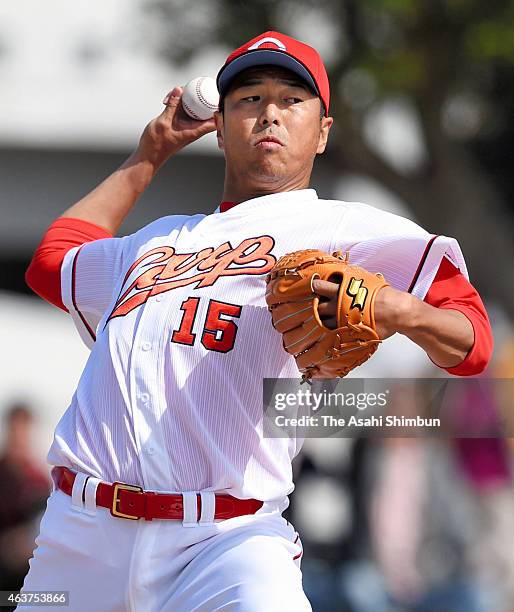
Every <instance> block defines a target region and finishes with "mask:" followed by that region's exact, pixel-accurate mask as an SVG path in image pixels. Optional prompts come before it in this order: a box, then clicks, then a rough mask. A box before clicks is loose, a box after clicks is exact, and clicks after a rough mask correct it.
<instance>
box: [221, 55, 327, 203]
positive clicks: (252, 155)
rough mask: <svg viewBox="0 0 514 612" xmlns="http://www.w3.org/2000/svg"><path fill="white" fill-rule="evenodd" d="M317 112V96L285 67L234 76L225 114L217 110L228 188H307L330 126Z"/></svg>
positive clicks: (251, 190)
mask: <svg viewBox="0 0 514 612" xmlns="http://www.w3.org/2000/svg"><path fill="white" fill-rule="evenodd" d="M320 114H321V102H320V99H319V98H318V97H317V96H316V95H315V94H313V93H312V92H311V91H310V89H309V88H308V87H307V86H306V85H305V84H304V83H303V81H302V80H301V79H299V78H298V77H297V76H296V75H294V74H293V73H292V72H290V71H288V70H284V69H281V68H273V67H266V68H263V67H257V68H251V69H249V70H247V71H245V72H243V73H241V75H239V76H238V77H236V81H235V82H234V84H233V85H232V87H231V89H230V91H229V93H228V94H227V96H226V97H225V106H224V113H223V114H221V113H217V114H216V123H217V129H218V145H219V147H220V149H223V151H224V153H225V160H226V166H227V172H226V191H227V187H228V191H229V192H233V193H236V194H237V193H241V194H244V193H245V192H246V193H248V194H252V193H255V194H258V193H259V192H261V191H262V192H263V193H264V192H268V193H269V192H274V191H285V190H290V189H299V188H303V187H307V186H308V184H309V179H310V175H311V171H312V165H313V162H314V158H315V157H316V155H317V154H319V153H322V152H323V151H324V150H325V145H326V142H327V138H328V132H329V130H330V126H331V125H332V118H327V117H321V116H320ZM231 188H232V189H231Z"/></svg>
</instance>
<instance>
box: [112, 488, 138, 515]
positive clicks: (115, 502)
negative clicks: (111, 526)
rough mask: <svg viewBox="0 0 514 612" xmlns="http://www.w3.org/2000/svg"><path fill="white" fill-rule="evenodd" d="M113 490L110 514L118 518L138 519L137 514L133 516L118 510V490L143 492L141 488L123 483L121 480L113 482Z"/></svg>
mask: <svg viewBox="0 0 514 612" xmlns="http://www.w3.org/2000/svg"><path fill="white" fill-rule="evenodd" d="M113 485H114V491H113V495H112V507H111V514H112V516H117V517H119V518H124V519H130V520H132V521H138V520H139V518H140V517H139V516H134V515H133V514H124V513H123V512H120V511H119V510H118V504H119V502H120V499H119V497H118V496H119V492H120V491H136V492H137V493H143V489H142V488H141V487H138V486H134V485H127V484H123V483H122V482H114V483H113Z"/></svg>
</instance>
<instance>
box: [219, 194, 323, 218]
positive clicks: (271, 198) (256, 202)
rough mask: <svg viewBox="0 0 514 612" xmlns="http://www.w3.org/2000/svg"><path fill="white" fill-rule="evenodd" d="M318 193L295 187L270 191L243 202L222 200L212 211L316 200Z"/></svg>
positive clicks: (223, 211)
mask: <svg viewBox="0 0 514 612" xmlns="http://www.w3.org/2000/svg"><path fill="white" fill-rule="evenodd" d="M317 199H318V194H317V193H316V190H315V189H296V190H294V191H280V192H279V193H271V194H269V195H265V196H259V197H257V198H251V199H250V200H244V201H243V202H227V201H223V202H221V204H220V205H219V206H218V208H217V209H216V210H215V211H214V212H215V213H220V212H221V213H226V212H228V211H230V210H232V209H233V208H235V207H237V208H238V210H242V209H246V208H253V207H254V206H261V205H263V204H268V203H272V204H278V203H279V202H295V201H305V200H317Z"/></svg>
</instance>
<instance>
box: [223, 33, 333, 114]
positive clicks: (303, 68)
mask: <svg viewBox="0 0 514 612" xmlns="http://www.w3.org/2000/svg"><path fill="white" fill-rule="evenodd" d="M268 65H272V66H281V67H282V68H287V70H291V71H292V72H294V73H295V74H297V75H298V76H299V77H301V78H302V79H303V80H304V81H305V82H306V83H307V84H308V85H309V86H310V87H311V89H312V90H313V91H315V92H316V93H317V95H318V96H319V97H320V98H321V100H322V102H323V104H324V105H325V116H327V117H328V105H329V102H330V85H329V83H328V76H327V71H326V69H325V66H324V64H323V60H322V59H321V56H320V54H319V53H318V52H317V51H316V49H313V48H312V47H309V45H306V44H305V43H303V42H300V41H299V40H296V39H295V38H291V37H290V36H286V35H285V34H281V33H280V32H273V31H269V32H264V33H263V34H260V35H259V36H256V37H255V38H252V40H249V41H248V42H247V43H245V44H244V45H242V46H241V47H239V49H236V50H235V51H233V52H232V53H231V54H230V55H229V56H228V57H227V60H226V62H225V64H224V65H223V67H222V68H221V70H220V71H219V72H218V76H217V78H216V83H217V85H218V91H219V93H220V95H222V96H223V95H224V94H225V93H226V92H227V91H228V87H229V85H230V82H231V81H232V79H233V78H234V77H235V76H236V75H237V74H239V73H240V72H242V71H243V70H246V69H247V68H252V67H253V66H268Z"/></svg>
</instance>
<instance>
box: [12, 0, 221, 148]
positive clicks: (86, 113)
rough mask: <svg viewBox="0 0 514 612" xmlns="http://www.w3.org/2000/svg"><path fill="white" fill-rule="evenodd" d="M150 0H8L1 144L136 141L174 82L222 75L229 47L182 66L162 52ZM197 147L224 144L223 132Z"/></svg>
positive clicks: (126, 143) (121, 145)
mask: <svg viewBox="0 0 514 612" xmlns="http://www.w3.org/2000/svg"><path fill="white" fill-rule="evenodd" d="M141 4H142V3H141V1H140V0H102V2H100V3H96V2H88V1H87V0H75V1H74V2H68V1H67V0H46V1H45V2H41V0H17V1H16V2H2V3H0V145H2V144H3V145H6V144H30V145H40V146H63V145H64V146H69V145H76V144H79V143H80V144H81V145H82V146H84V145H87V146H88V147H89V148H104V147H108V148H110V149H111V150H112V149H115V148H116V147H118V148H126V147H132V146H134V145H135V144H136V143H137V139H138V137H139V134H140V132H141V131H142V129H143V128H144V126H145V125H146V123H147V122H148V121H149V119H151V118H152V117H153V116H155V115H156V114H158V113H159V112H160V111H161V110H162V108H163V107H162V105H161V102H162V99H163V98H164V95H165V94H166V93H167V92H168V91H169V90H170V89H171V88H172V87H173V85H176V84H178V85H180V84H184V83H185V82H187V81H188V80H189V79H191V78H193V77H195V76H198V75H200V74H207V75H212V76H215V75H216V72H217V69H218V68H219V66H220V65H221V64H222V63H223V61H224V59H225V57H226V53H225V51H224V50H213V49H208V48H203V49H202V50H201V52H200V54H199V56H198V57H197V58H195V60H194V61H193V62H191V63H190V64H188V65H185V66H183V67H181V69H180V70H179V69H172V68H170V66H169V65H166V64H164V63H163V62H162V61H159V60H158V59H156V57H155V55H154V54H152V51H151V48H150V47H151V46H150V45H147V44H145V41H144V40H143V39H142V36H141V32H140V20H141V13H140V6H141ZM196 146H197V148H198V147H200V148H204V149H205V148H208V149H209V148H214V147H215V139H214V136H212V135H211V136H209V137H207V138H204V139H202V141H201V143H200V144H199V145H196Z"/></svg>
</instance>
